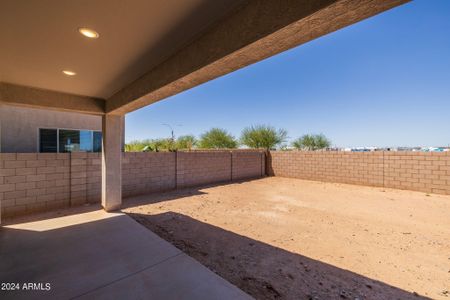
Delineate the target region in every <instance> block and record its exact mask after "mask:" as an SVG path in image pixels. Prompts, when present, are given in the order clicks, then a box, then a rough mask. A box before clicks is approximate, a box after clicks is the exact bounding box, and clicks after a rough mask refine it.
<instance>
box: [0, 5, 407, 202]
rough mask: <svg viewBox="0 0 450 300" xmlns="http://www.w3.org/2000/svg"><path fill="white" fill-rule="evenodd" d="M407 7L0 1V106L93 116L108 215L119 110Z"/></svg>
mask: <svg viewBox="0 0 450 300" xmlns="http://www.w3.org/2000/svg"><path fill="white" fill-rule="evenodd" d="M408 1H409V0H291V1H289V0H280V1H273V0H254V1H247V0H214V1H211V0H183V1H180V0H165V1H159V0H132V1H122V0H96V1H87V0H80V1H59V0H42V1H34V2H32V1H15V0H0V36H1V42H2V44H1V47H0V105H1V104H2V103H7V104H10V105H19V106H29V107H37V108H45V109H54V110H65V111H73V112H81V113H86V114H97V115H102V122H103V123H102V124H103V125H102V133H103V136H102V143H103V148H102V149H103V151H102V205H103V207H104V208H105V210H107V211H111V210H116V209H119V208H120V207H121V202H122V190H121V180H122V179H121V178H122V175H121V157H122V155H121V152H122V141H121V139H122V135H123V134H122V133H123V115H124V114H125V113H128V112H131V111H133V110H136V109H139V108H141V107H144V106H146V105H149V104H151V103H154V102H156V101H159V100H162V99H165V98H167V97H169V96H172V95H174V94H177V93H180V92H182V91H184V90H186V89H189V88H192V87H194V86H197V85H199V84H201V83H204V82H206V81H209V80H211V79H214V78H217V77H219V76H222V75H225V74H227V73H230V72H232V71H235V70H237V69H240V68H242V67H245V66H247V65H250V64H252V63H255V62H258V61H260V60H262V59H265V58H267V57H270V56H272V55H275V54H277V53H280V52H282V51H285V50H288V49H290V48H292V47H295V46H297V45H300V44H303V43H306V42H308V41H311V40H313V39H315V38H318V37H320V36H322V35H325V34H327V33H330V32H333V31H335V30H338V29H340V28H342V27H345V26H348V25H350V24H353V23H355V22H358V21H360V20H363V19H366V18H368V17H371V16H373V15H375V14H378V13H381V12H383V11H385V10H388V9H390V8H393V7H395V6H397V5H400V4H403V3H405V2H408ZM85 27H87V28H91V29H94V30H95V31H97V34H96V33H95V32H94V33H92V34H91V35H92V36H96V35H98V34H99V38H98V39H94V40H91V39H89V38H87V37H85V36H82V35H81V34H80V33H79V30H80V28H85ZM63 71H65V72H63ZM63 73H65V74H63ZM75 73H76V75H75ZM70 75H72V76H70ZM73 75H75V76H73ZM0 202H1V201H0ZM0 209H1V203H0Z"/></svg>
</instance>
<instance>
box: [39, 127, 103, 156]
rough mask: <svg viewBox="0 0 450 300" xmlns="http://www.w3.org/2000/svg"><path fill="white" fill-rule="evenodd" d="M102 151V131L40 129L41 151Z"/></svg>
mask: <svg viewBox="0 0 450 300" xmlns="http://www.w3.org/2000/svg"><path fill="white" fill-rule="evenodd" d="M80 151H81V152H101V151H102V133H101V132H100V131H92V130H74V129H44V128H41V129H39V152H59V153H65V152H80Z"/></svg>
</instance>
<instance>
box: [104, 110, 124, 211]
mask: <svg viewBox="0 0 450 300" xmlns="http://www.w3.org/2000/svg"><path fill="white" fill-rule="evenodd" d="M102 118H103V120H102V126H103V128H102V129H103V140H102V142H103V149H102V206H103V208H104V209H105V210H106V211H114V210H118V209H120V207H121V205H122V138H123V137H122V133H123V116H117V115H108V114H106V115H104V116H103V117H102Z"/></svg>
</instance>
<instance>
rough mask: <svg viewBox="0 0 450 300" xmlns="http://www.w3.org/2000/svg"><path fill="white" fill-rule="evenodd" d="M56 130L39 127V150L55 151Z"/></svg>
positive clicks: (56, 142)
mask: <svg viewBox="0 0 450 300" xmlns="http://www.w3.org/2000/svg"><path fill="white" fill-rule="evenodd" d="M57 150H58V130H57V129H39V152H57Z"/></svg>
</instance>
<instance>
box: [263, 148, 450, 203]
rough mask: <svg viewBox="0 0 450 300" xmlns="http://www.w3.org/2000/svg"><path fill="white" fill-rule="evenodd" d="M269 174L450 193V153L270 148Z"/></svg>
mask: <svg viewBox="0 0 450 300" xmlns="http://www.w3.org/2000/svg"><path fill="white" fill-rule="evenodd" d="M267 161H268V168H267V173H268V175H272V176H281V177H291V178H300V179H308V180H317V181H326V182H339V183H349V184H360V185H368V186H378V187H388V188H397V189H407V190H414V191H421V192H426V193H437V194H444V195H450V153H449V152H441V153H437V152H433V153H423V152H388V151H386V152H320V151H319V152H309V151H270V152H269V153H268V159H267Z"/></svg>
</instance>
